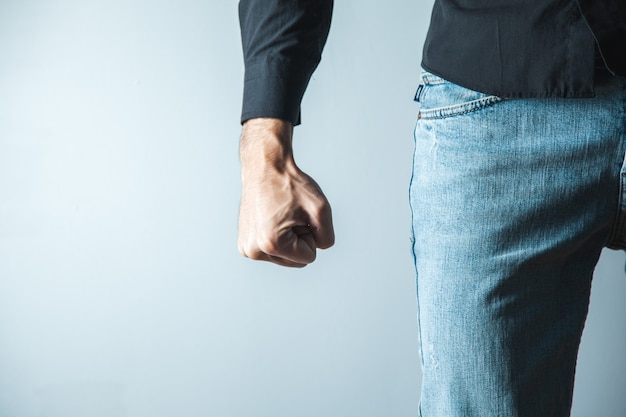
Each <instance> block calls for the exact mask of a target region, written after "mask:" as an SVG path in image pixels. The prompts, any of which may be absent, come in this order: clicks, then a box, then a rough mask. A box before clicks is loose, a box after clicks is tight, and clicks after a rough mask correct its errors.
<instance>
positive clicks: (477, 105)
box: [420, 96, 504, 119]
mask: <svg viewBox="0 0 626 417" xmlns="http://www.w3.org/2000/svg"><path fill="white" fill-rule="evenodd" d="M503 100H504V99H503V98H501V97H498V96H488V97H482V98H479V99H476V100H472V101H468V102H465V103H461V104H455V105H452V106H445V107H437V108H434V109H427V110H421V111H420V118H421V119H445V118H448V117H453V116H460V115H463V114H467V113H471V112H475V111H477V110H482V109H484V108H487V107H489V106H491V105H493V104H496V103H499V102H501V101H503ZM462 109H463V110H462Z"/></svg>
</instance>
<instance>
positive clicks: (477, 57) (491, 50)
mask: <svg viewBox="0 0 626 417" xmlns="http://www.w3.org/2000/svg"><path fill="white" fill-rule="evenodd" d="M332 6H333V1H332V0H241V1H240V2H239V17H240V24H241V37H242V44H243V52H244V62H245V79H244V97H243V110H242V115H241V120H242V122H243V121H245V120H247V119H250V118H254V117H276V118H279V119H283V120H287V121H291V122H292V123H294V124H297V123H299V121H300V102H301V100H302V96H303V95H304V91H305V89H306V86H307V84H308V82H309V79H310V77H311V75H312V73H313V71H314V70H315V68H316V66H317V64H318V63H319V61H320V58H321V53H322V49H323V47H324V44H325V42H326V38H327V36H328V31H329V28H330V22H331V14H332ZM596 50H597V51H599V52H600V54H601V56H602V58H603V59H604V61H605V64H606V66H607V68H608V70H609V71H610V72H612V73H613V74H615V75H621V76H626V53H625V51H626V0H436V1H435V5H434V8H433V15H432V19H431V24H430V28H429V31H428V35H427V38H426V43H425V46H424V54H423V62H422V65H423V67H424V68H426V69H427V70H429V71H431V72H433V73H435V74H437V75H439V76H441V77H443V78H446V79H448V80H450V81H452V82H455V83H457V84H460V85H462V86H464V87H467V88H471V89H474V90H478V91H481V92H485V93H489V94H496V95H499V96H502V97H590V96H593V94H594V93H593V79H594V56H595V55H596V54H595V51H596Z"/></svg>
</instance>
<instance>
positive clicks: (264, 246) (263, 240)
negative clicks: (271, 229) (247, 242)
mask: <svg viewBox="0 0 626 417" xmlns="http://www.w3.org/2000/svg"><path fill="white" fill-rule="evenodd" d="M257 247H258V249H259V250H260V251H261V252H263V253H267V254H269V255H274V254H276V253H277V252H278V242H277V241H276V239H273V238H271V237H270V236H267V235H263V236H260V237H259V238H258V240H257Z"/></svg>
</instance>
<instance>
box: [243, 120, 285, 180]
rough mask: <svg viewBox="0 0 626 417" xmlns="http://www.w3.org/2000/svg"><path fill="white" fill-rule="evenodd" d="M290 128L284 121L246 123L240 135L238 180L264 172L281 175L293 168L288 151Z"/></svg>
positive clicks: (249, 121) (252, 121) (248, 121)
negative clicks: (279, 173) (249, 173)
mask: <svg viewBox="0 0 626 417" xmlns="http://www.w3.org/2000/svg"><path fill="white" fill-rule="evenodd" d="M292 135H293V125H292V124H291V123H290V122H288V121H285V120H281V119H274V118H255V119H249V120H247V121H246V122H245V123H244V125H243V129H242V132H241V139H240V144H239V158H240V160H241V168H242V176H245V175H244V174H245V173H247V172H248V171H251V173H252V174H253V175H254V176H258V175H259V174H261V173H263V172H267V171H278V172H284V171H286V170H289V169H290V168H291V167H295V163H294V160H293V150H292Z"/></svg>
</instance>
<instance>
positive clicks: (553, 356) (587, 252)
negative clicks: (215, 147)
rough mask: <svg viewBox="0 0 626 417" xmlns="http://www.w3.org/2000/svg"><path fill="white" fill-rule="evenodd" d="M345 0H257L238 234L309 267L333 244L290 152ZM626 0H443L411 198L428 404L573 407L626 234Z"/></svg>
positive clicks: (512, 411)
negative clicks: (580, 356)
mask: <svg viewBox="0 0 626 417" xmlns="http://www.w3.org/2000/svg"><path fill="white" fill-rule="evenodd" d="M331 9H332V1H330V0H328V1H321V0H320V1H305V0H299V1H296V0H256V1H254V0H241V1H240V19H241V27H242V40H243V49H244V57H245V63H246V78H245V88H244V105H243V113H242V122H243V130H242V136H241V148H240V149H241V162H242V182H243V183H242V185H243V188H242V201H241V211H240V223H239V249H240V251H241V252H242V254H243V255H245V256H247V257H250V258H252V259H259V260H266V261H270V262H274V263H277V264H280V265H284V266H292V267H302V266H305V265H307V264H308V263H310V262H312V261H313V260H314V259H315V252H316V249H318V248H327V247H329V246H331V245H332V244H333V241H334V234H333V227H332V219H331V211H330V206H329V204H328V201H327V200H326V198H325V197H324V195H323V193H322V191H321V190H320V188H319V187H318V186H317V184H316V183H315V182H314V181H313V180H312V179H311V178H310V177H308V176H307V175H306V174H304V173H303V172H301V171H300V170H299V169H298V167H297V165H296V164H295V162H294V160H293V157H292V152H291V139H292V134H293V125H295V124H297V123H298V122H299V104H300V100H301V98H302V95H303V94H304V90H305V89H306V85H307V82H308V80H309V77H310V76H311V74H312V72H313V70H314V69H315V66H316V65H317V63H318V62H319V59H320V56H321V52H322V48H323V45H324V42H325V40H326V36H327V33H328V29H329V26H330V17H331ZM624 50H626V5H625V4H624V3H623V2H621V1H620V0H607V1H595V2H594V1H592V0H578V1H576V0H438V1H436V2H435V6H434V10H433V15H432V20H431V26H430V29H429V32H428V36H427V39H426V44H425V47H424V54H423V63H422V66H423V68H424V73H423V74H422V85H421V86H420V88H419V89H418V92H417V94H416V100H417V101H419V102H420V114H419V120H418V123H417V126H416V130H415V141H416V143H415V153H414V165H413V177H412V181H411V190H410V193H411V195H410V203H411V208H412V212H413V231H414V236H413V253H414V256H415V265H416V271H417V289H418V307H419V327H420V347H421V358H422V364H423V370H424V378H423V388H422V397H421V403H420V413H421V415H422V416H424V417H443V416H446V417H451V416H459V417H460V416H465V417H467V416H481V417H484V416H494V417H506V416H519V417H522V416H524V417H525V416H557V417H561V416H567V415H569V410H570V407H571V401H572V391H573V380H574V371H575V364H576V355H577V351H578V345H579V343H580V337H581V334H582V328H583V325H584V320H585V317H586V313H587V306H588V301H589V293H590V284H591V277H592V273H593V268H594V267H595V264H596V262H597V260H598V257H599V255H600V252H601V250H602V248H603V247H606V246H608V247H612V248H620V249H623V248H625V247H626V226H625V224H626V182H624V178H626V166H625V165H626V164H625V159H624V154H625V151H626V80H625V79H624V78H623V77H624V76H626V54H624V53H623V51H624Z"/></svg>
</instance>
